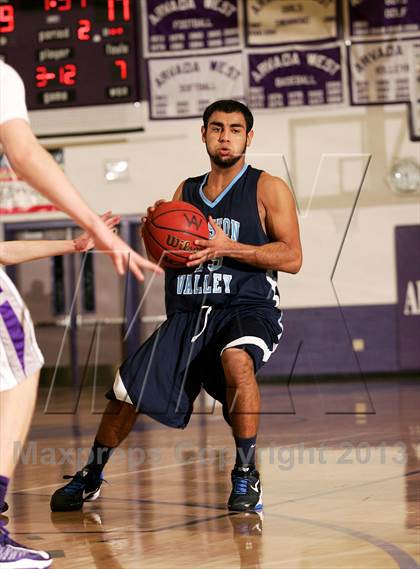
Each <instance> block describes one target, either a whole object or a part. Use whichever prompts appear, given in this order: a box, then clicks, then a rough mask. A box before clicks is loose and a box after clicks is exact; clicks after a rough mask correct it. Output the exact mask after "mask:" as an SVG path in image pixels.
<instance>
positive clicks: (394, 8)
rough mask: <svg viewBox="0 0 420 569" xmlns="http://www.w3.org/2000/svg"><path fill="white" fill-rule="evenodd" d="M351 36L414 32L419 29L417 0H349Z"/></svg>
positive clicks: (419, 12)
mask: <svg viewBox="0 0 420 569" xmlns="http://www.w3.org/2000/svg"><path fill="white" fill-rule="evenodd" d="M349 23H350V35H351V36H353V37H359V38H361V37H372V36H386V35H395V34H399V35H401V34H408V35H409V34H411V35H412V34H415V33H418V32H419V31H420V1H419V0H350V3H349Z"/></svg>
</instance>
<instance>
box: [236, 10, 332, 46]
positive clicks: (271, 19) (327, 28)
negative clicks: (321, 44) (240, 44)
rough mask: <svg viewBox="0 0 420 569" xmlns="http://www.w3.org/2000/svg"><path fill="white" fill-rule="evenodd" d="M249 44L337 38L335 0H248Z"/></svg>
mask: <svg viewBox="0 0 420 569" xmlns="http://www.w3.org/2000/svg"><path fill="white" fill-rule="evenodd" d="M245 5H246V21H247V26H246V28H247V29H246V38H247V44H248V45H250V46H262V45H278V44H285V43H303V42H308V41H325V40H329V39H334V38H336V37H337V2H336V0H305V1H304V2H302V1H300V2H296V1H295V2H289V1H288V0H245Z"/></svg>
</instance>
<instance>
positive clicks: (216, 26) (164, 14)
mask: <svg viewBox="0 0 420 569" xmlns="http://www.w3.org/2000/svg"><path fill="white" fill-rule="evenodd" d="M142 5H143V14H142V16H143V17H142V22H143V38H144V51H145V53H146V54H147V55H149V56H150V55H154V54H155V55H159V54H160V55H162V54H169V53H176V52H183V51H186V50H188V51H189V52H191V51H195V50H206V49H207V50H216V49H217V50H219V48H224V50H225V51H226V50H228V51H232V49H235V48H237V47H239V44H240V33H239V23H238V0H223V1H220V0H180V1H178V2H168V1H167V0H166V1H165V0H146V1H145V2H143V4H142ZM145 10H147V11H145Z"/></svg>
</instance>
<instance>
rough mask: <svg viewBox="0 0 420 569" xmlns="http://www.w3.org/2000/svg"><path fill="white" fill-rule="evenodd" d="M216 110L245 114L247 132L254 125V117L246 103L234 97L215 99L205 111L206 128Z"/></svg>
mask: <svg viewBox="0 0 420 569" xmlns="http://www.w3.org/2000/svg"><path fill="white" fill-rule="evenodd" d="M216 111H220V112H222V113H241V114H242V115H243V116H244V119H245V122H246V132H247V134H248V132H249V131H250V130H251V129H252V125H253V124H254V117H253V116H252V113H251V111H250V110H249V109H248V107H247V106H246V105H244V104H243V103H240V102H239V101H235V100H233V99H220V100H219V101H215V102H214V103H212V104H211V105H209V106H208V107H207V108H206V110H205V111H204V113H203V123H204V128H205V129H206V130H207V126H208V124H209V118H210V116H211V115H212V114H213V113H215V112H216Z"/></svg>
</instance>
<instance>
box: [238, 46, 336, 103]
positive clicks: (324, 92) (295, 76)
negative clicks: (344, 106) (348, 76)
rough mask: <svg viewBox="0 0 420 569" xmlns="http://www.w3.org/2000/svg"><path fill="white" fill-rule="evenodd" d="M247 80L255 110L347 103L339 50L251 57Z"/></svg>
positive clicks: (303, 50) (278, 52) (298, 50)
mask: <svg viewBox="0 0 420 569" xmlns="http://www.w3.org/2000/svg"><path fill="white" fill-rule="evenodd" d="M248 80H249V93H248V95H249V104H250V106H251V107H252V108H253V109H257V108H278V107H297V106H305V105H307V106H313V105H328V104H334V105H336V104H338V103H342V102H344V98H343V97H344V95H343V78H342V66H341V50H340V47H339V46H333V47H322V48H320V47H315V46H314V47H312V48H309V47H307V48H295V49H282V50H276V51H273V52H270V53H253V54H250V55H249V57H248Z"/></svg>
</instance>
